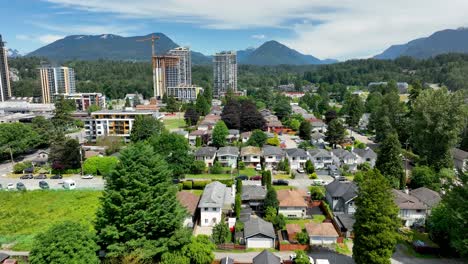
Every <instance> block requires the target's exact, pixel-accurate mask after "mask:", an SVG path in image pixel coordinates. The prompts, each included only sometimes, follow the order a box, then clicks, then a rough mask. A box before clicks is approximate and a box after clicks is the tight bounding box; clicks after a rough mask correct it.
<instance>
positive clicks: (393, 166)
mask: <svg viewBox="0 0 468 264" xmlns="http://www.w3.org/2000/svg"><path fill="white" fill-rule="evenodd" d="M401 157H402V154H401V146H400V142H399V141H398V136H397V135H396V134H395V133H392V134H390V135H388V136H387V138H386V139H385V140H384V141H383V142H382V144H380V146H379V149H378V155H377V161H376V162H375V167H376V168H377V169H379V171H380V172H381V173H382V174H383V175H384V176H385V177H386V178H387V180H388V181H389V183H390V185H391V186H392V187H393V188H396V189H401V188H404V187H405V183H406V179H405V176H404V170H403V162H402V159H401Z"/></svg>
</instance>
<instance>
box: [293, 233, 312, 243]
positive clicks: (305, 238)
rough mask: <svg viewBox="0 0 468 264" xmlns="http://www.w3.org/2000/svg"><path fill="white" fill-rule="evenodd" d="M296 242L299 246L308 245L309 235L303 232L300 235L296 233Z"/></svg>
mask: <svg viewBox="0 0 468 264" xmlns="http://www.w3.org/2000/svg"><path fill="white" fill-rule="evenodd" d="M296 240H297V242H299V244H301V245H309V234H308V233H307V232H305V231H304V230H303V231H302V232H300V233H297V235H296Z"/></svg>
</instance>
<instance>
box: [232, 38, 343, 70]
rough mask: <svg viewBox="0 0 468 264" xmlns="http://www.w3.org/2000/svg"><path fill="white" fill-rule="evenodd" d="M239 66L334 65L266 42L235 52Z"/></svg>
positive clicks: (274, 43)
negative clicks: (253, 47) (256, 46)
mask: <svg viewBox="0 0 468 264" xmlns="http://www.w3.org/2000/svg"><path fill="white" fill-rule="evenodd" d="M237 54H238V61H239V63H240V64H252V65H279V64H290V65H306V64H326V63H334V62H336V61H335V60H324V61H322V60H320V59H318V58H316V57H314V56H312V55H305V54H302V53H300V52H298V51H296V50H294V49H291V48H289V47H287V46H285V45H283V44H281V43H279V42H277V41H274V40H272V41H268V42H265V43H263V45H261V46H260V47H258V48H256V49H247V50H241V51H238V52H237Z"/></svg>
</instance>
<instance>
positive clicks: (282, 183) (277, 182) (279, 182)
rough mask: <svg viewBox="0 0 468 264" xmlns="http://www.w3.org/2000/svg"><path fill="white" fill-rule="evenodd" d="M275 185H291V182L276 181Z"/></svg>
mask: <svg viewBox="0 0 468 264" xmlns="http://www.w3.org/2000/svg"><path fill="white" fill-rule="evenodd" d="M273 185H289V182H288V181H286V180H274V181H273Z"/></svg>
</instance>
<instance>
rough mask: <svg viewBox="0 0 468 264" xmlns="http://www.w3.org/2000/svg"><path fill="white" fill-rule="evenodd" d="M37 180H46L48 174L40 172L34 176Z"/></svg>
mask: <svg viewBox="0 0 468 264" xmlns="http://www.w3.org/2000/svg"><path fill="white" fill-rule="evenodd" d="M34 179H36V180H44V179H47V176H46V175H45V174H39V175H37V176H36V177H34Z"/></svg>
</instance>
